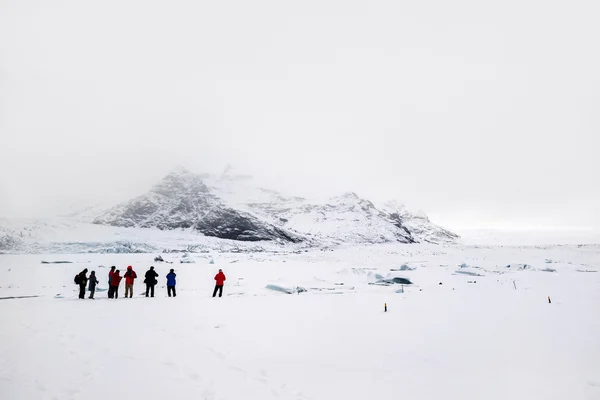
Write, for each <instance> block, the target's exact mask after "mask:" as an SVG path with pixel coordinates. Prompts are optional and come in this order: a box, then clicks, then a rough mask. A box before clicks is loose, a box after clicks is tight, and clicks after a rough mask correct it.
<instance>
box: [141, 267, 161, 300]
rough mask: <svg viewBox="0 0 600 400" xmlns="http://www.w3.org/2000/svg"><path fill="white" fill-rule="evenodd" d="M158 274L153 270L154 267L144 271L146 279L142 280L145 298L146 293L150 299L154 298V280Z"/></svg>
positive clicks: (155, 281)
mask: <svg viewBox="0 0 600 400" xmlns="http://www.w3.org/2000/svg"><path fill="white" fill-rule="evenodd" d="M157 277H158V274H157V273H156V271H155V270H154V267H150V269H149V270H148V271H146V279H144V283H145V284H146V297H148V293H150V297H154V286H156V284H157V283H158V281H157V280H156V278H157Z"/></svg>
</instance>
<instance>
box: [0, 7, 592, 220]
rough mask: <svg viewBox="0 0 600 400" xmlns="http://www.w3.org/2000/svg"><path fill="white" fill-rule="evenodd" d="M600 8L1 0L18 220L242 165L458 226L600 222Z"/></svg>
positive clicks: (1, 118) (6, 194) (0, 159)
mask: <svg viewBox="0 0 600 400" xmlns="http://www.w3.org/2000/svg"><path fill="white" fill-rule="evenodd" d="M599 16H600V2H599V1H597V0H572V1H569V2H567V1H555V0H551V1H548V0H544V1H541V0H518V1H517V0H505V1H495V2H484V1H476V0H471V1H465V0H457V1H453V2H449V1H445V0H424V1H397V0H389V1H379V0H371V1H364V0H363V1H347V0H346V1H341V0H319V1H306V0H305V1H301V2H300V1H297V2H287V1H281V0H278V1H276V0H273V1H264V0H256V1H242V0H225V1H218V2H217V1H214V2H200V1H183V0H171V1H148V0H145V1H137V0H135V1H134V0H118V1H116V0H104V1H98V2H86V1H81V0H63V1H59V0H56V1H52V2H46V1H41V0H37V1H33V0H0V57H1V58H0V194H1V195H0V216H30V215H42V214H47V213H48V212H50V211H51V210H55V209H56V208H57V207H64V205H65V204H71V203H74V202H81V201H83V202H88V201H89V202H95V201H117V200H123V199H127V198H128V197H130V196H133V195H137V194H139V193H141V192H143V191H145V190H146V189H147V188H148V187H149V186H151V185H152V184H153V183H154V182H155V181H156V180H158V179H159V178H160V177H161V176H162V175H164V174H165V173H167V172H168V171H169V170H171V169H172V168H173V167H175V166H176V165H183V166H186V167H189V168H191V169H192V170H194V171H203V170H207V171H219V170H221V169H222V168H223V167H224V166H225V165H226V164H227V163H232V164H233V165H235V166H236V168H237V170H239V171H243V172H247V173H250V174H254V175H256V176H259V177H261V178H262V179H263V180H268V181H269V182H271V184H272V185H273V186H274V187H275V188H279V189H284V190H286V191H288V192H292V193H294V194H303V195H322V196H325V195H335V194H338V193H339V192H343V191H350V190H351V191H356V192H357V193H358V194H360V195H361V196H364V197H367V198H369V199H371V200H374V201H377V200H384V199H391V198H395V199H399V200H400V201H403V202H405V203H406V204H407V205H408V206H410V207H413V208H416V209H423V210H424V211H426V212H427V213H429V214H430V215H431V216H432V217H433V218H434V219H435V220H436V221H438V222H441V223H445V224H446V225H448V226H450V227H453V226H467V225H483V226H493V225H497V224H502V225H519V226H523V225H544V226H596V227H598V226H600V178H599V177H598V173H599V171H600V162H599V158H598V149H599V148H600V139H599V136H600V113H599V111H600V73H599V72H598V71H600V51H599V50H598V41H599V39H600V24H599V23H598V17H599Z"/></svg>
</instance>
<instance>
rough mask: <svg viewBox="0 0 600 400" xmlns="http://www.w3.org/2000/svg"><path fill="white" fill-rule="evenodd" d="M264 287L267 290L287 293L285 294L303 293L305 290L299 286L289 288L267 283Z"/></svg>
mask: <svg viewBox="0 0 600 400" xmlns="http://www.w3.org/2000/svg"><path fill="white" fill-rule="evenodd" d="M266 288H267V289H269V290H274V291H276V292H282V293H287V294H294V293H303V292H306V291H307V290H306V289H305V288H303V287H300V286H296V287H293V288H290V287H284V286H280V285H273V284H269V285H267V286H266Z"/></svg>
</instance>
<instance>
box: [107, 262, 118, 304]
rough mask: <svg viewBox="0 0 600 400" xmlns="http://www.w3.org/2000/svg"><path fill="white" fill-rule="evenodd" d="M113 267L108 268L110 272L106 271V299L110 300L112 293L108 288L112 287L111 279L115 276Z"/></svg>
mask: <svg viewBox="0 0 600 400" xmlns="http://www.w3.org/2000/svg"><path fill="white" fill-rule="evenodd" d="M115 268H116V267H115V266H114V265H113V266H112V267H110V271H108V298H109V299H112V298H113V296H112V293H113V292H112V291H111V290H110V287H111V286H112V277H113V275H114V274H115Z"/></svg>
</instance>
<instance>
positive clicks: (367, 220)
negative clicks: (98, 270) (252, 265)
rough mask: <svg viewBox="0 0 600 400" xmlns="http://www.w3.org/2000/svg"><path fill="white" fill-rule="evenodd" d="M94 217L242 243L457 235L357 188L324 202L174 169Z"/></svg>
mask: <svg viewBox="0 0 600 400" xmlns="http://www.w3.org/2000/svg"><path fill="white" fill-rule="evenodd" d="M93 222H94V223H95V224H101V225H112V226H121V227H134V226H135V227H140V228H157V229H161V230H169V229H192V230H195V231H198V232H200V233H202V234H204V235H206V236H214V237H217V238H222V239H231V240H240V241H278V242H282V243H299V242H305V243H307V244H310V243H312V242H314V244H323V245H336V244H344V243H356V244H375V243H391V242H397V243H419V242H430V243H437V244H444V243H454V242H456V241H457V240H458V239H459V237H458V235H456V234H454V233H452V232H450V231H448V230H446V229H444V228H441V227H439V226H437V225H435V224H433V223H431V221H430V220H429V218H428V217H427V216H426V215H424V214H416V213H410V212H408V211H407V210H406V207H404V206H403V205H399V203H397V202H396V203H394V202H390V203H389V204H388V203H386V204H385V205H384V206H383V207H377V206H376V205H375V204H374V203H373V202H371V201H370V200H368V199H365V198H362V197H360V196H359V195H358V194H356V193H355V192H347V193H343V194H341V195H339V196H334V197H331V198H329V199H328V200H326V201H324V202H311V201H309V200H308V199H306V198H304V197H299V196H287V195H284V194H282V193H279V192H277V191H275V190H271V189H265V188H262V187H259V186H257V185H256V184H254V182H253V181H252V177H251V176H249V175H233V174H231V169H227V170H226V171H225V172H224V173H223V174H221V175H220V176H214V175H208V174H195V173H192V172H190V171H188V170H186V169H184V168H181V167H179V168H177V169H175V170H174V171H173V172H171V173H169V174H168V175H166V176H165V177H164V178H163V179H162V180H161V181H159V182H158V183H157V184H156V185H155V186H153V187H152V188H151V189H150V190H149V191H148V192H147V193H145V194H143V195H141V196H138V197H136V198H134V199H131V200H130V201H128V202H126V203H123V204H119V205H117V206H114V207H112V208H110V209H109V210H107V211H105V212H104V213H102V214H101V215H99V216H97V217H96V218H95V219H94V220H93Z"/></svg>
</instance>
